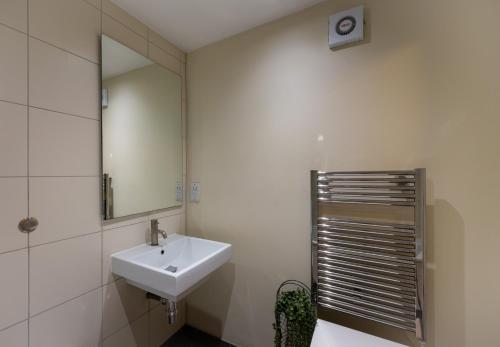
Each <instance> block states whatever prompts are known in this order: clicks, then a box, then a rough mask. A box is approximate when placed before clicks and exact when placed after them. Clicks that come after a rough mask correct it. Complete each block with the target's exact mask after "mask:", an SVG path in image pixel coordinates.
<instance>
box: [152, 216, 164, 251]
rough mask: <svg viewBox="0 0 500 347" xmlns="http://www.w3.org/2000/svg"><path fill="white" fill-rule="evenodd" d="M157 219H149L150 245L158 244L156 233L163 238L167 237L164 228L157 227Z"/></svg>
mask: <svg viewBox="0 0 500 347" xmlns="http://www.w3.org/2000/svg"><path fill="white" fill-rule="evenodd" d="M158 224H160V223H158V219H152V220H151V246H158V234H160V235H161V236H162V237H163V238H164V239H166V238H167V233H166V232H165V231H164V230H160V229H158Z"/></svg>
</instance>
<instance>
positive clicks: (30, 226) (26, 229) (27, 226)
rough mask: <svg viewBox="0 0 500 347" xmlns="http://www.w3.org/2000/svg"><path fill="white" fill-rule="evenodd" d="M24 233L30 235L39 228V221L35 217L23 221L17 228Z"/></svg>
mask: <svg viewBox="0 0 500 347" xmlns="http://www.w3.org/2000/svg"><path fill="white" fill-rule="evenodd" d="M17 227H18V228H19V230H20V231H21V232H22V233H26V234H29V233H31V232H33V231H35V229H36V228H37V227H38V219H36V218H35V217H27V218H23V219H21V221H20V222H19V225H18V226H17Z"/></svg>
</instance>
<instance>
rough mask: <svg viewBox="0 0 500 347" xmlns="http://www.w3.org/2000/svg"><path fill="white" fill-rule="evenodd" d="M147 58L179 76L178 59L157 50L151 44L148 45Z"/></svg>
mask: <svg viewBox="0 0 500 347" xmlns="http://www.w3.org/2000/svg"><path fill="white" fill-rule="evenodd" d="M149 58H150V59H151V60H153V61H155V62H157V63H158V64H160V65H162V66H163V67H165V68H167V69H169V70H171V71H173V72H175V73H177V74H179V75H180V74H181V72H182V71H181V62H180V60H179V59H177V58H175V57H174V56H172V55H170V54H168V53H166V52H165V51H163V50H162V49H161V48H158V47H156V46H155V45H153V44H151V43H150V44H149Z"/></svg>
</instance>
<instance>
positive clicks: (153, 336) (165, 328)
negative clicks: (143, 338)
mask: <svg viewBox="0 0 500 347" xmlns="http://www.w3.org/2000/svg"><path fill="white" fill-rule="evenodd" d="M184 305H185V304H184V301H180V302H178V303H177V309H178V316H177V321H176V322H175V324H173V325H170V324H169V323H168V318H167V315H166V314H165V308H164V307H163V306H161V305H158V306H156V307H155V308H153V309H152V310H151V311H150V312H149V345H150V346H155V347H156V346H161V345H162V344H163V343H164V342H165V341H166V340H167V339H168V338H170V336H172V335H173V334H175V333H176V332H177V331H178V330H179V329H180V328H181V327H182V326H183V325H184V322H185V317H184V311H185V310H184Z"/></svg>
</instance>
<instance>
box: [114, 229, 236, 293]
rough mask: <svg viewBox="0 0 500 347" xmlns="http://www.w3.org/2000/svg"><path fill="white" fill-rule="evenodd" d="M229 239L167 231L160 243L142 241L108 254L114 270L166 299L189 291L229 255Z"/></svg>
mask: <svg viewBox="0 0 500 347" xmlns="http://www.w3.org/2000/svg"><path fill="white" fill-rule="evenodd" d="M231 248H232V246H231V245H230V244H228V243H222V242H216V241H210V240H205V239H199V238H196V237H189V236H184V235H178V234H173V235H169V236H168V237H167V239H166V240H161V241H160V245H159V246H150V245H148V244H142V245H140V246H137V247H134V248H130V249H127V250H124V251H121V252H118V253H114V254H112V255H111V268H112V271H113V273H115V274H117V275H119V276H121V277H124V278H125V279H126V280H127V282H129V283H130V284H132V285H134V286H136V287H139V288H142V289H144V290H146V291H148V292H151V293H153V294H156V295H159V296H161V297H163V298H166V299H168V300H173V301H177V300H180V299H182V298H183V297H184V296H186V295H187V294H189V293H190V292H191V291H192V290H193V289H195V288H196V286H197V285H198V284H200V283H201V282H202V281H203V279H205V278H207V276H208V275H210V273H212V272H213V271H215V270H216V269H217V268H219V267H220V266H222V265H223V264H224V263H226V262H227V261H228V260H229V259H230V258H231Z"/></svg>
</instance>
